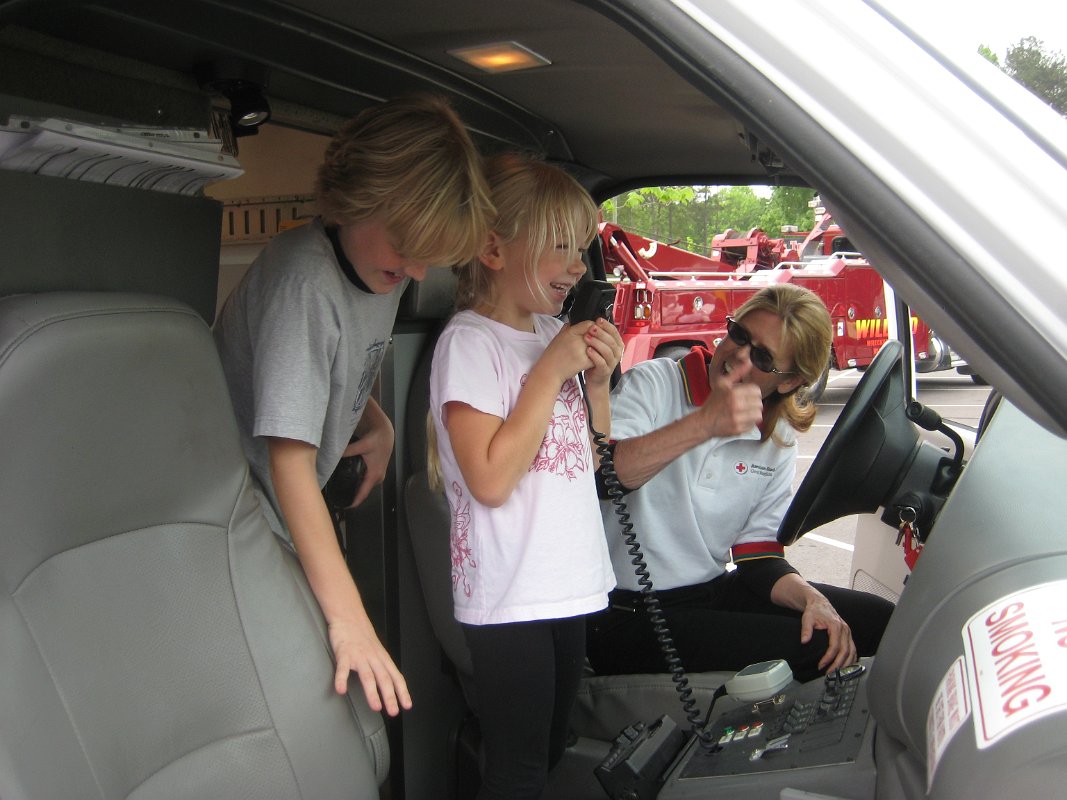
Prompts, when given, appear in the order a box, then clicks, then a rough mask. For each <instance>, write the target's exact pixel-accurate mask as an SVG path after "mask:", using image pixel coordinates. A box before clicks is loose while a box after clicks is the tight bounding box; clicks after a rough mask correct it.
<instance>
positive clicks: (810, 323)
mask: <svg viewBox="0 0 1067 800" xmlns="http://www.w3.org/2000/svg"><path fill="white" fill-rule="evenodd" d="M753 311H769V312H770V313H772V314H775V315H776V316H777V317H778V318H779V319H780V320H781V321H782V344H783V345H786V346H790V347H791V348H792V350H793V369H794V370H796V371H797V372H799V373H800V375H801V377H802V378H803V379H804V384H803V385H804V386H810V385H811V384H813V383H815V382H816V381H818V380H819V378H820V377H822V373H823V370H824V369H826V365H827V364H828V363H829V362H830V342H831V338H832V334H833V323H832V322H831V320H830V314H829V312H828V311H827V310H826V306H825V305H823V302H822V300H821V299H819V296H818V295H817V294H815V293H814V292H812V291H811V290H810V289H805V288H804V287H803V286H796V285H794V284H789V283H779V284H775V285H773V286H767V287H766V288H764V289H761V290H760V291H758V292H756V294H754V295H752V297H750V298H749V299H748V300H746V301H745V303H744V304H743V305H742V306H741V307H740V308H739V309H737V314H736V315H735V317H736V318H737V321H738V322H741V321H742V320H743V319H744V317H745V315H746V314H749V313H751V312H753ZM815 412H816V408H815V404H814V403H811V402H808V401H807V400H806V399H805V395H804V393H803V392H802V391H799V390H794V391H792V392H789V393H787V394H782V393H781V392H775V393H774V394H772V395H771V396H770V397H768V398H767V399H766V400H764V401H763V441H766V440H767V439H768V438H770V437H771V436H774V440H775V441H776V442H778V443H779V444H782V442H781V441H780V440H779V439H778V437H777V436H775V428H776V427H777V425H778V420H780V419H784V420H785V421H786V422H788V423H789V425H790V426H791V427H792V428H793V429H794V430H796V431H798V432H800V433H803V432H804V431H806V430H808V429H809V428H810V427H811V424H812V423H813V422H814V421H815Z"/></svg>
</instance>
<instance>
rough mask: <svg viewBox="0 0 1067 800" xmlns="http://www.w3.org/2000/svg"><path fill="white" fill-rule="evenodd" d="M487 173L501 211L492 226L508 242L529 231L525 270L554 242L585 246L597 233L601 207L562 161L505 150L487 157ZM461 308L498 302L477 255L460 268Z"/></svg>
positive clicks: (530, 271)
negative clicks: (555, 162)
mask: <svg viewBox="0 0 1067 800" xmlns="http://www.w3.org/2000/svg"><path fill="white" fill-rule="evenodd" d="M485 174H486V179H487V181H488V183H489V194H490V199H491V201H492V203H493V206H494V208H495V209H496V214H495V216H494V217H493V219H492V220H491V221H490V223H489V228H490V230H492V231H493V232H494V233H496V235H497V236H499V237H500V239H501V240H502V241H503V242H504V243H505V244H506V243H509V242H513V241H515V240H516V239H518V238H519V237H520V236H521V237H525V239H526V242H527V247H526V259H527V261H526V264H525V265H524V266H525V269H526V275H527V280H528V281H529V283H530V285H531V286H534V283H533V279H532V275H533V269H534V268H535V267H536V265H537V262H538V260H539V259H540V258H541V256H542V255H543V254H544V252H545V251H546V250H548V249H549V248H552V247H555V246H556V245H560V244H563V245H568V246H569V247H570V249H571V251H572V252H577V251H578V250H579V249H584V248H586V247H588V246H589V243H590V242H592V240H593V237H594V236H595V235H596V226H597V217H598V212H597V207H596V203H594V202H593V198H591V197H590V196H589V193H588V192H587V191H586V190H585V189H584V188H582V185H581V184H580V183H578V181H576V180H575V179H574V178H573V177H571V176H570V175H568V174H567V173H566V172H564V171H563V170H562V169H560V168H559V167H555V166H552V165H551V164H547V163H545V162H544V161H541V160H538V159H537V158H535V157H533V156H529V155H523V154H519V153H501V154H498V155H495V156H492V157H491V158H489V159H487V161H486V164H485ZM455 271H456V274H457V278H458V282H457V287H456V309H457V310H463V309H466V308H471V307H473V306H474V305H476V304H478V303H481V302H487V303H489V304H492V303H493V302H494V297H493V289H492V283H491V282H490V279H489V274H488V270H487V269H486V267H484V266H483V265H482V263H481V261H480V260H479V259H478V258H477V257H475V258H472V259H471V260H470V261H469V262H467V263H466V264H462V265H459V266H457V267H456V268H455Z"/></svg>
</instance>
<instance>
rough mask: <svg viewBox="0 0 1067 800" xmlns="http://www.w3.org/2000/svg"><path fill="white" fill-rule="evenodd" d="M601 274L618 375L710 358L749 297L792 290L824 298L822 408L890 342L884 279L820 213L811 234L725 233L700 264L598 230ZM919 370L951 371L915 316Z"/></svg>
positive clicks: (612, 227)
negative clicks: (659, 363)
mask: <svg viewBox="0 0 1067 800" xmlns="http://www.w3.org/2000/svg"><path fill="white" fill-rule="evenodd" d="M599 238H600V243H601V246H602V249H603V253H604V260H605V268H606V271H607V274H608V275H609V277H611V276H614V279H615V281H616V294H615V305H614V309H613V312H614V319H615V323H616V325H617V326H618V328H619V331H620V333H621V335H622V339H623V342H624V343H625V345H626V350H625V352H624V355H623V358H622V363H621V367H622V369H623V370H626V369H628V368H629V367H630V366H631V365H633V364H635V363H637V362H640V361H644V360H646V359H649V358H654V357H659V356H668V357H679V356H680V355H682V354H684V353H685V352H687V351H688V350H689V348H690V347H692V346H693V345H698V344H699V345H703V346H705V347H707V348H708V349H710V350H713V349H714V348H715V346H716V345H717V344H718V343H719V342H720V341H721V340H722V337H723V336H725V335H726V317H727V316H728V315H731V314H733V313H734V312H735V311H736V309H737V308H738V307H739V306H741V304H742V303H744V302H745V300H747V299H748V298H749V297H750V296H751V295H752V294H754V293H755V292H756V291H758V290H759V289H760V288H762V287H764V286H768V285H770V284H775V283H796V284H799V285H801V286H805V287H807V288H809V289H811V290H812V291H813V292H815V293H816V294H817V295H819V297H821V298H822V300H823V302H824V303H825V304H826V307H827V309H828V310H829V312H830V317H831V319H832V320H833V345H832V349H831V352H830V360H829V362H828V363H827V365H826V368H825V369H824V370H823V374H822V376H821V377H820V379H819V381H817V382H816V384H815V385H813V386H811V387H810V388H809V390H808V392H809V396H810V397H811V398H812V399H813V400H817V399H818V398H819V397H820V396H821V395H822V392H823V389H824V388H825V386H826V379H827V377H828V375H829V371H830V369H849V368H856V369H860V370H862V369H865V368H866V367H867V365H868V364H870V363H871V361H872V360H873V358H874V356H875V354H876V353H877V352H878V349H879V348H880V347H881V346H882V344H884V343H885V341H886V339H887V338H888V336H889V310H888V308H887V303H886V288H885V284H884V282H883V280H882V277H881V275H879V274H878V272H877V271H876V270H875V269H874V268H873V267H871V265H870V263H869V262H868V261H867V260H866V259H865V258H864V257H863V255H862V254H861V253H859V252H858V251H856V250H855V248H854V247H853V246H852V244H851V242H849V241H848V238H847V237H846V236H845V235H844V233H843V231H842V230H841V228H840V227H839V226H837V225H836V224H834V223H833V221H832V218H831V217H830V216H829V215H828V214H827V215H824V216H823V217H822V218H821V219H820V220H819V221H818V222H817V224H816V225H815V227H814V228H813V230H812V231H811V232H810V233H807V234H799V233H795V232H787V233H786V234H784V235H783V236H782V237H781V238H772V237H770V236H768V235H767V234H766V233H765V232H764V231H762V230H759V229H758V228H754V229H752V230H750V231H748V232H747V233H745V234H741V233H739V232H737V231H734V230H727V231H725V232H723V233H721V234H718V235H716V236H715V237H714V238H713V239H712V247H711V253H710V255H709V256H702V255H699V254H696V253H693V252H690V251H688V250H685V249H682V248H679V247H677V246H674V245H671V244H665V243H663V242H659V241H656V240H655V239H649V238H646V237H644V236H641V235H639V234H636V233H633V232H629V231H626V230H624V229H622V228H621V227H619V226H618V225H616V224H614V223H611V222H602V223H601V224H600V226H599ZM911 328H912V337H913V342H914V346H915V349H914V352H915V359H916V369H917V370H918V371H919V372H929V371H933V370H935V369H946V368H948V367H949V366H951V353H950V351H949V349H948V348H947V347H945V346H944V344H943V343H942V341H941V339H940V338H939V337H938V336H937V335H936V334H934V333H933V332H932V331H931V330H930V329H929V328H928V327H927V325H926V324H925V323H924V322H923V321H922V320H921V319H920V318H918V317H915V316H913V317H912V318H911Z"/></svg>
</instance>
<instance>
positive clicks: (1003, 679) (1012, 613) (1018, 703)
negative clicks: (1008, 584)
mask: <svg viewBox="0 0 1067 800" xmlns="http://www.w3.org/2000/svg"><path fill="white" fill-rule="evenodd" d="M1024 608H1025V607H1024V605H1023V604H1022V603H1018V602H1017V603H1010V604H1009V605H1007V606H1006V607H1005V608H1004V609H1003V610H1001V611H999V612H996V613H993V614H990V615H989V616H988V617H986V620H985V622H986V627H987V628H988V629H989V642H990V644H991V645H992V646H993V648H992V651H991V652H992V655H993V656H994V657H995V658H996V663H997V687H998V689H999V690H1000V697H1001V700H1002V704H1001V709H1002V710H1003V712H1004V715H1005V716H1006V717H1011V716H1012V715H1013V714H1016V713H1018V712H1020V711H1022V710H1023V709H1026V708H1029V707H1030V704H1031V703H1038V702H1040V701H1042V700H1044V699H1045V698H1046V697H1048V696H1049V694H1051V693H1052V689H1051V687H1049V686H1048V685H1047V684H1045V683H1043V681H1045V680H1046V678H1045V674H1044V667H1043V666H1042V664H1041V658H1040V656H1039V655H1038V653H1037V651H1036V650H1035V649H1032V648H1028V647H1027V644H1028V643H1029V642H1030V641H1031V640H1032V639H1033V638H1034V633H1033V631H1032V630H1030V627H1029V621H1028V620H1027V618H1026V614H1025V613H1024ZM1020 659H1021V660H1022V661H1021V663H1019V664H1016V663H1015V662H1016V661H1017V660H1020ZM1009 667H1010V668H1009Z"/></svg>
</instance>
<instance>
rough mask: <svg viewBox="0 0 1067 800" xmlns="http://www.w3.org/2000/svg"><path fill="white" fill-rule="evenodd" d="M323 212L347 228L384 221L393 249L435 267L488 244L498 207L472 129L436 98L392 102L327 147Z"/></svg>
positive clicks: (321, 180)
mask: <svg viewBox="0 0 1067 800" xmlns="http://www.w3.org/2000/svg"><path fill="white" fill-rule="evenodd" d="M316 193H317V200H318V210H319V213H320V214H321V215H322V217H323V219H324V220H325V221H326V222H327V223H328V224H334V225H344V224H350V223H353V222H358V221H360V220H363V219H367V218H368V217H371V216H373V215H375V214H378V213H380V214H382V215H383V221H384V223H385V227H386V230H387V231H388V232H389V235H390V237H391V238H392V244H393V247H394V248H395V249H396V251H397V252H398V253H399V254H400V255H401V256H403V257H405V258H411V259H414V260H417V261H424V262H426V263H428V264H429V265H431V266H451V265H454V264H460V263H465V262H466V261H468V260H469V259H470V258H472V257H473V255H474V254H476V253H478V252H479V251H480V250H481V248H482V247H483V245H484V244H485V238H486V236H487V234H488V227H487V225H488V220H489V218H490V217H491V216H492V213H493V206H492V203H491V202H490V200H489V192H488V187H487V185H486V182H485V177H484V174H483V171H482V166H481V158H480V156H479V154H478V151H477V149H476V148H475V146H474V143H473V142H472V141H471V139H470V136H468V134H467V131H466V128H464V126H463V123H462V122H461V121H460V119H459V117H457V116H456V114H455V112H454V111H453V110H452V109H451V108H450V107H449V105H448V103H447V102H446V101H445V100H444V99H442V98H438V97H431V96H425V95H418V96H411V97H405V98H400V99H396V100H390V101H388V102H386V103H383V104H382V105H380V106H376V107H374V108H369V109H367V110H365V111H363V112H362V113H360V114H359V115H358V116H356V117H355V118H354V119H352V120H350V121H349V122H347V123H346V124H345V125H344V126H343V127H342V128H341V130H340V131H338V133H337V135H336V136H334V138H333V140H332V141H331V142H330V144H329V145H328V146H327V148H326V154H325V158H324V160H323V163H322V165H321V166H320V167H319V173H318V180H317V182H316Z"/></svg>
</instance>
